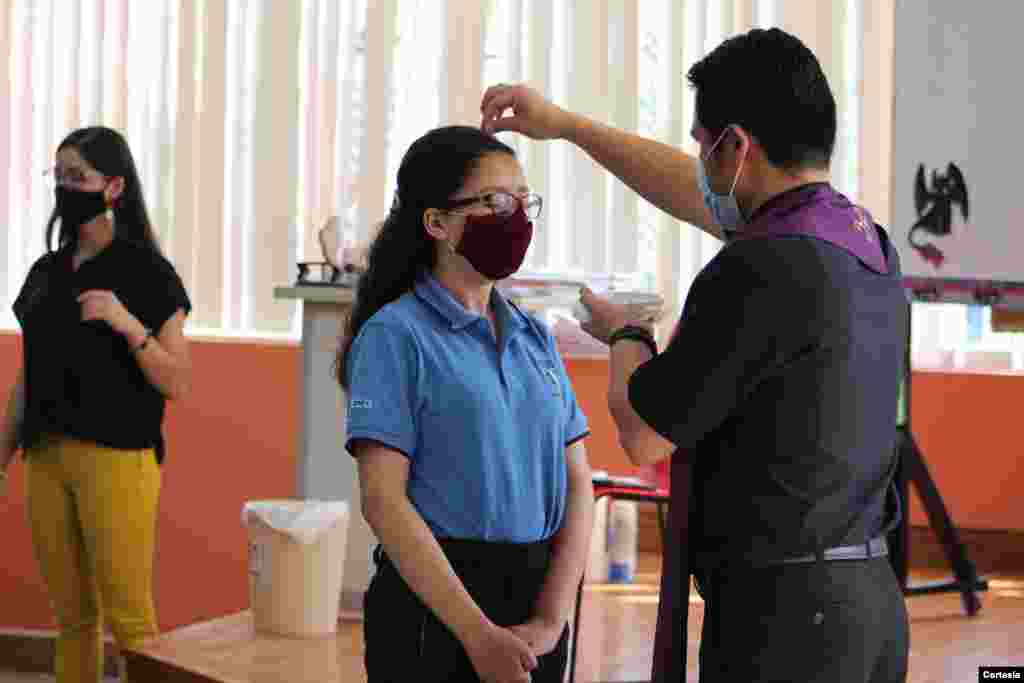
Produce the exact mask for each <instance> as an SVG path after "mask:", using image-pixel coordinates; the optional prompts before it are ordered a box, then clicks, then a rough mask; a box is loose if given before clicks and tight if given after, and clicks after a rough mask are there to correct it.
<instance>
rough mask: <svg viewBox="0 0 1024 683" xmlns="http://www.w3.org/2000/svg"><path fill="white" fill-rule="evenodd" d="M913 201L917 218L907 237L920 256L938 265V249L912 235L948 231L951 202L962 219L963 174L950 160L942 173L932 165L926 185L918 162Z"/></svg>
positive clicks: (964, 206)
mask: <svg viewBox="0 0 1024 683" xmlns="http://www.w3.org/2000/svg"><path fill="white" fill-rule="evenodd" d="M914 204H915V206H916V208H917V216H918V218H917V222H916V223H914V225H913V226H912V227H911V228H910V232H909V233H908V234H907V241H908V242H910V246H912V247H913V248H914V249H916V250H917V252H918V253H919V254H920V255H921V257H922V258H923V259H925V260H926V261H928V262H929V263H931V264H932V265H933V266H934V267H936V268H941V267H942V262H943V261H944V260H945V256H944V255H943V253H942V251H941V250H940V249H939V248H938V247H936V246H935V245H934V244H933V243H931V242H922V241H921V240H920V238H918V239H915V238H914V235H915V234H916V233H918V232H921V231H924V232H925V233H927V235H931V236H932V237H937V238H942V237H945V236H947V235H949V234H950V233H951V232H952V225H953V206H954V205H956V206H958V207H959V209H960V215H961V216H963V219H964V221H966V220H968V218H969V216H970V208H969V204H968V201H967V183H965V182H964V174H963V173H961V172H960V169H959V168H958V167H957V165H956V164H954V163H950V164H949V165H948V166H947V167H946V172H945V173H936V172H935V170H934V169H933V170H932V177H931V188H929V187H928V186H927V185H926V183H925V176H924V164H920V165H918V167H917V179H916V182H915V184H914Z"/></svg>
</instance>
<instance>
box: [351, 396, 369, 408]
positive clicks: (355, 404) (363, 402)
mask: <svg viewBox="0 0 1024 683" xmlns="http://www.w3.org/2000/svg"><path fill="white" fill-rule="evenodd" d="M348 407H349V410H354V409H355V408H367V409H369V408H372V407H373V400H371V399H368V398H354V399H352V400H351V401H349V402H348Z"/></svg>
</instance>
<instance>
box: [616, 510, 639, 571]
mask: <svg viewBox="0 0 1024 683" xmlns="http://www.w3.org/2000/svg"><path fill="white" fill-rule="evenodd" d="M638 526H639V513H638V510H637V507H636V502H635V501H632V500H613V501H612V502H611V504H610V505H609V508H608V581H609V582H610V583H633V579H634V577H635V576H636V556H637V537H638V533H637V532H638Z"/></svg>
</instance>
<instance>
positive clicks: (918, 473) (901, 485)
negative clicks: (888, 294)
mask: <svg viewBox="0 0 1024 683" xmlns="http://www.w3.org/2000/svg"><path fill="white" fill-rule="evenodd" d="M907 308H908V312H907V342H906V358H905V364H904V376H903V410H902V414H901V415H900V419H899V422H898V425H897V443H896V448H897V450H898V455H899V469H898V470H897V473H896V477H897V487H898V489H899V495H900V503H901V507H902V509H903V520H902V522H901V523H900V525H899V526H898V527H896V528H895V529H894V530H893V531H892V532H890V534H889V538H888V541H889V559H890V561H891V562H892V565H893V569H894V570H895V572H896V576H897V578H898V579H899V581H900V585H901V586H903V592H904V594H905V595H928V594H933V593H953V592H958V593H960V594H961V597H962V599H963V603H964V611H965V612H966V613H967V615H968V616H972V617H973V616H974V615H975V614H977V613H978V610H980V609H981V601H980V600H978V596H977V595H976V594H975V591H983V590H988V582H987V581H984V580H983V579H980V578H979V577H978V574H977V571H976V569H975V567H974V563H972V562H971V560H970V559H969V558H968V557H967V550H966V548H964V545H963V543H962V542H961V541H960V536H959V534H958V533H957V531H956V527H955V526H953V520H952V519H951V518H950V516H949V512H948V511H947V510H946V506H945V504H944V503H943V502H942V496H941V495H940V494H939V489H938V487H937V486H936V485H935V480H934V479H932V476H931V473H930V472H929V471H928V466H927V465H926V464H925V461H924V456H923V455H922V453H921V449H920V448H918V446H917V442H916V441H915V440H914V435H913V433H912V432H911V429H910V394H911V392H910V385H911V381H910V377H911V367H910V339H911V337H910V331H911V327H912V324H911V313H910V311H911V310H912V308H913V307H912V305H911V304H910V303H909V302H908V304H907ZM911 483H913V484H914V488H915V490H916V491H917V494H918V496H919V497H920V499H921V503H922V504H923V505H924V509H925V512H926V513H927V515H928V522H929V525H930V526H931V528H932V529H933V530H934V531H935V533H936V535H937V536H938V537H939V542H940V543H941V544H942V547H943V550H944V551H945V553H946V558H947V560H948V561H949V565H950V567H952V569H953V575H954V577H955V578H954V579H953V580H952V581H944V582H933V583H927V584H920V585H915V586H911V585H909V582H908V575H909V560H910V556H909V553H908V549H909V542H910V512H909V505H908V503H909V493H910V484H911Z"/></svg>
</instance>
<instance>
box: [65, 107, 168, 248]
mask: <svg viewBox="0 0 1024 683" xmlns="http://www.w3.org/2000/svg"><path fill="white" fill-rule="evenodd" d="M65 147H73V148H75V149H76V150H77V151H78V153H79V154H80V155H81V157H82V158H83V159H85V160H86V161H87V162H88V163H89V165H90V166H92V167H93V168H95V169H96V170H97V171H99V172H100V173H102V174H103V175H105V176H107V177H108V178H117V177H121V178H124V190H122V192H121V196H120V197H118V198H117V200H116V202H115V203H114V225H115V226H116V230H117V235H118V237H119V238H123V239H127V240H130V241H132V242H136V243H138V244H142V245H145V246H148V247H150V248H151V249H153V250H154V251H157V252H159V251H160V245H159V244H158V243H157V240H156V235H155V234H154V233H153V226H152V224H151V223H150V222H149V214H148V213H147V212H146V200H145V199H144V198H143V196H142V184H141V183H140V182H139V172H138V171H137V170H136V168H135V159H134V157H132V151H131V150H130V149H129V148H128V142H127V141H126V140H125V139H124V136H123V135H121V134H120V133H118V132H117V131H116V130H113V129H111V128H105V127H103V126H90V127H88V128H79V129H78V130H75V131H72V132H71V133H69V134H68V136H67V137H66V138H64V140H63V141H62V142H61V143H60V145H59V146H58V147H57V151H60V150H62V149H64V148H65ZM58 219H59V216H58V214H57V209H56V208H54V210H53V213H51V214H50V220H49V221H48V222H47V224H46V250H47V251H49V252H52V251H54V248H53V230H54V227H55V226H56V224H57V221H58ZM78 227H79V226H77V225H64V222H63V221H61V224H60V233H58V235H57V249H60V248H61V247H63V246H65V245H68V244H74V243H75V242H76V241H77V240H78Z"/></svg>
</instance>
